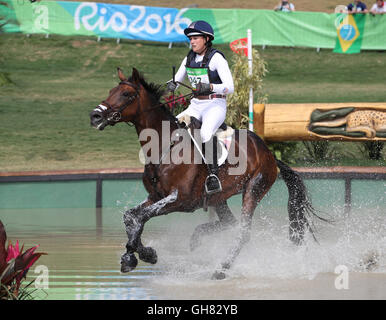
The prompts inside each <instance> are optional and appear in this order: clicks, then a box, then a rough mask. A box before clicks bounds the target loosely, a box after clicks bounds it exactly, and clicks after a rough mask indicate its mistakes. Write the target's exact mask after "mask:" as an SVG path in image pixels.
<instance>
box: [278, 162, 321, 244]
mask: <svg viewBox="0 0 386 320" xmlns="http://www.w3.org/2000/svg"><path fill="white" fill-rule="evenodd" d="M275 160H276V163H277V166H278V167H279V169H280V173H281V176H282V178H283V180H284V182H285V184H286V185H287V188H288V194H289V198H288V214H289V237H290V240H291V241H292V242H293V243H295V244H297V245H299V244H302V242H303V239H304V234H305V232H306V231H307V229H308V230H309V231H310V232H311V234H312V236H313V238H314V240H315V241H316V242H318V240H317V239H316V237H315V228H314V226H313V223H312V220H311V218H312V216H316V217H317V218H319V219H321V220H323V221H326V222H327V221H328V220H327V219H324V218H321V217H319V216H318V215H317V214H316V210H315V209H314V208H313V206H312V203H311V200H310V198H309V196H308V193H307V189H306V186H305V184H304V182H303V179H302V178H301V177H300V175H299V173H297V172H295V171H294V170H292V169H291V168H290V167H289V166H287V165H286V164H285V163H284V162H282V161H280V160H278V159H276V158H275Z"/></svg>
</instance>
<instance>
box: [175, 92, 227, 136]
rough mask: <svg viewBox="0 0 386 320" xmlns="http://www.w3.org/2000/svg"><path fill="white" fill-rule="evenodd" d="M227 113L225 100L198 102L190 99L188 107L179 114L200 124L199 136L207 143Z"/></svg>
mask: <svg viewBox="0 0 386 320" xmlns="http://www.w3.org/2000/svg"><path fill="white" fill-rule="evenodd" d="M226 112H227V106H226V100H225V99H212V100H198V99H192V100H191V102H190V105H189V107H188V108H187V109H186V110H185V111H183V112H181V113H180V114H179V115H178V116H177V118H180V117H181V116H183V115H188V116H191V117H195V118H196V119H198V120H200V121H201V122H202V126H201V130H200V134H201V140H202V142H203V143H205V142H208V141H209V140H210V139H211V138H212V136H213V135H214V133H215V132H216V131H217V129H218V128H219V127H220V126H221V124H222V123H223V122H224V120H225V116H226Z"/></svg>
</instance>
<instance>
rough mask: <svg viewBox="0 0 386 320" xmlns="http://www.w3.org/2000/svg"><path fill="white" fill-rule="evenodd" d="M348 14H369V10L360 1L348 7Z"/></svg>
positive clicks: (355, 1)
mask: <svg viewBox="0 0 386 320" xmlns="http://www.w3.org/2000/svg"><path fill="white" fill-rule="evenodd" d="M347 9H348V13H368V12H369V10H367V6H366V4H365V3H363V2H361V1H359V0H354V2H352V3H350V4H349V5H348V6H347Z"/></svg>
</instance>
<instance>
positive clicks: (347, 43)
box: [334, 13, 366, 53]
mask: <svg viewBox="0 0 386 320" xmlns="http://www.w3.org/2000/svg"><path fill="white" fill-rule="evenodd" d="M365 18H366V15H365V14H346V13H341V14H338V15H337V18H336V20H335V26H336V32H337V35H338V36H337V39H336V44H335V49H334V52H338V53H359V52H361V45H362V39H363V34H364V30H365Z"/></svg>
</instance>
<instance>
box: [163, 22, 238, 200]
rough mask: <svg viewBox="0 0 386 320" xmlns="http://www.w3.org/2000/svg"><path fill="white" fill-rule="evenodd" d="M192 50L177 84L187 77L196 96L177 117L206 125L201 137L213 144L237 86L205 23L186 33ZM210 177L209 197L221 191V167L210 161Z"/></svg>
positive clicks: (169, 85) (170, 84) (174, 85)
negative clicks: (218, 167)
mask: <svg viewBox="0 0 386 320" xmlns="http://www.w3.org/2000/svg"><path fill="white" fill-rule="evenodd" d="M184 33H185V35H186V36H187V37H188V38H189V40H190V44H191V48H192V49H191V50H190V51H189V53H188V55H187V56H186V57H185V58H184V60H183V61H182V63H181V66H180V67H179V69H178V71H177V73H176V75H175V81H176V82H182V81H183V80H184V79H185V77H186V76H188V79H189V81H190V83H191V86H192V87H193V89H195V90H194V92H195V95H194V98H193V99H191V101H190V105H189V107H188V108H187V109H186V110H185V111H183V112H182V113H180V114H179V115H178V116H177V119H180V118H182V117H183V116H185V115H188V116H191V117H195V118H196V119H198V120H200V121H201V122H202V126H201V130H200V135H201V140H202V142H203V143H206V142H208V141H210V139H211V138H212V136H213V135H214V133H215V132H216V131H217V129H218V128H219V127H220V125H221V124H222V123H223V122H224V120H225V115H226V110H227V107H226V95H227V94H230V93H233V90H234V85H233V79H232V74H231V71H230V70H229V66H228V62H227V61H226V60H225V57H224V54H223V53H222V52H220V51H218V50H216V49H214V48H212V40H214V33H213V28H212V27H211V25H210V24H209V23H207V22H205V21H202V20H199V21H195V22H192V23H191V24H190V25H189V26H188V27H187V28H186V29H185V30H184ZM176 82H173V80H170V81H169V82H168V83H167V88H168V90H169V91H174V90H175V89H176V88H177V83H176ZM205 162H206V163H207V164H208V168H209V171H210V174H209V176H208V178H207V180H206V190H207V192H208V193H214V192H218V191H221V183H220V181H219V179H218V177H217V172H216V171H217V163H213V160H212V161H210V159H206V161H205Z"/></svg>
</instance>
